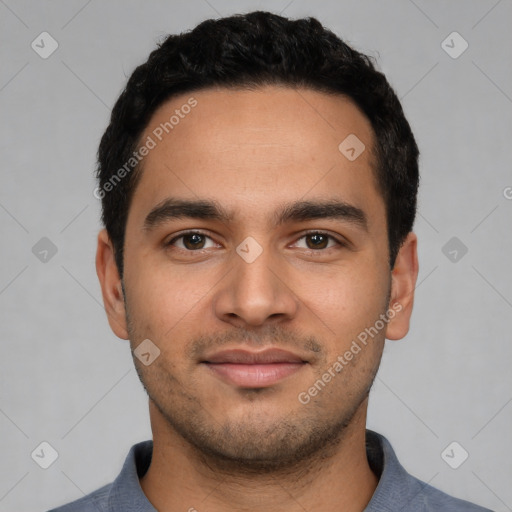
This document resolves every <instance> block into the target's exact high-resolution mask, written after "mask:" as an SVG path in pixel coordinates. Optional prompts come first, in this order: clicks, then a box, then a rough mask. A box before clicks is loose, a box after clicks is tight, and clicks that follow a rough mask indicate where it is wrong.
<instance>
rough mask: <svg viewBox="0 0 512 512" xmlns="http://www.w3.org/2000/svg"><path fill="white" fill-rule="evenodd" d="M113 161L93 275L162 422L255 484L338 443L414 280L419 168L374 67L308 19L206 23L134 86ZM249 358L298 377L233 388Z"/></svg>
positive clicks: (103, 179)
mask: <svg viewBox="0 0 512 512" xmlns="http://www.w3.org/2000/svg"><path fill="white" fill-rule="evenodd" d="M98 155H99V166H98V178H99V188H98V189H97V190H96V192H95V194H96V195H97V196H98V197H100V198H101V199H102V208H103V210H102V212H103V213H102V219H103V222H104V225H105V230H103V231H102V232H101V233H100V235H99V238H98V256H97V268H98V275H99V278H100V281H101V285H102V291H103V297H104V301H105V305H106V309H107V314H108V316H109V321H110V325H111V327H112V329H113V330H114V332H115V333H116V334H117V335H118V336H119V337H121V338H125V339H130V342H131V346H132V349H136V348H137V347H138V346H139V344H141V342H143V340H148V339H149V340H151V347H153V346H154V347H157V348H158V350H159V355H158V357H156V358H155V359H154V361H152V362H151V364H149V365H147V366H146V365H145V364H144V363H143V362H141V361H140V360H139V359H138V358H137V357H135V358H134V361H135V364H136V367H137V370H138V372H139V376H140V378H141V380H142V382H143V384H144V386H145V388H146V390H147V392H148V394H149V396H150V399H151V401H150V403H151V404H152V407H153V411H152V421H153V420H154V422H158V423H159V425H160V427H161V428H164V427H163V426H165V428H168V429H170V430H171V431H173V432H175V433H178V434H179V435H181V436H182V437H183V438H184V439H186V440H187V441H189V442H190V444H191V445H193V446H195V447H196V448H198V449H199V450H200V451H202V452H203V453H209V454H210V455H212V456H213V455H214V456H215V457H217V458H225V459H226V460H230V461H235V460H236V461H238V462H239V463H240V464H243V465H245V466H248V465H251V464H252V465H259V467H261V465H262V464H264V465H266V466H267V467H275V466H276V465H278V464H284V463H288V462H292V461H294V460H296V459H297V458H298V457H299V458H300V457H304V456H307V454H308V453H309V454H312V453H314V452H315V451H317V450H318V449H319V447H321V446H325V445H326V443H327V441H328V440H331V441H332V440H333V439H335V438H337V436H338V434H340V433H342V432H343V430H344V428H345V427H347V425H349V424H350V423H351V421H353V419H354V418H355V417H356V415H357V414H358V413H359V412H360V411H361V408H362V407H363V405H364V404H365V403H366V400H367V396H368V392H369V389H370V387H371V384H372V382H373V379H374V377H375V373H376V371H377V369H378V365H379V362H380V357H381V355H382V349H383V344H384V340H385V338H386V337H387V338H388V339H399V338H402V337H403V336H404V335H405V334H406V332H407V330H408V325H409V317H410V313H411V310H412V301H413V292H414V283H415V280H416V275H417V256H416V238H415V236H414V234H413V233H412V232H411V230H412V227H413V223H414V216H415V210H416V194H417V188H418V164H417V160H418V149H417V146H416V143H415V141H414V137H413V135H412V133H411V130H410V127H409V124H408V122H407V120H406V119H405V117H404V114H403V111H402V108H401V106H400V103H399V101H398V99H397V97H396V95H395V93H394V92H393V90H392V88H391V87H390V85H389V84H388V82H387V80H386V78H385V77H384V75H383V74H381V73H380V72H379V71H377V70H376V69H375V67H374V65H373V63H372V62H371V59H370V58H368V57H366V56H364V55H362V54H360V53H358V52H357V51H355V50H354V49H352V48H350V47H349V46H348V45H346V44H345V43H344V42H343V41H341V40H340V39H339V38H338V37H337V36H335V35H334V34H333V33H332V32H330V31H329V30H326V29H325V28H324V27H322V25H321V24H320V23H319V22H318V21H317V20H315V19H313V18H308V19H302V20H297V21H290V20H288V19H286V18H283V17H280V16H277V15H274V14H270V13H264V12H254V13H250V14H246V15H237V16H232V17H229V18H224V19H219V20H208V21H205V22H203V23H201V24H200V25H198V26H197V27H196V28H195V29H194V30H192V31H190V32H188V33H185V34H181V35H177V36H174V35H173V36H169V37H168V38H167V39H165V41H164V42H163V43H162V44H161V45H160V46H159V47H158V48H157V49H156V50H155V51H153V52H152V53H151V54H150V56H149V58H148V60H147V62H146V63H144V64H142V65H141V66H139V67H138V68H137V69H136V70H135V71H134V72H133V74H132V76H131V77H130V79H129V80H128V83H127V85H126V88H125V89H124V91H123V92H122V94H121V96H120V98H119V99H118V101H117V103H116V105H115V107H114V109H113V112H112V117H111V121H110V124H109V126H108V128H107V130H106V132H105V134H104V135H103V138H102V140H101V144H100V148H99V153H98ZM191 230H192V231H195V233H190V231H191ZM362 333H366V339H364V340H363V338H364V335H363V334H362ZM357 340H359V341H357ZM354 343H355V345H354ZM356 346H357V347H358V348H356ZM240 347H245V348H246V349H248V350H256V351H258V350H261V349H263V348H265V347H278V348H280V349H285V350H287V351H290V352H292V353H293V354H294V355H295V356H296V357H298V358H300V359H301V361H302V364H301V368H300V369H299V370H298V371H296V372H293V373H292V374H290V375H289V376H287V377H285V378H283V379H282V380H280V381H279V382H277V383H274V384H271V385H261V386H252V387H248V386H243V385H242V386H240V385H236V384H234V383H233V382H231V381H229V382H228V381H226V379H224V378H219V376H218V374H217V373H215V372H213V371H212V366H211V364H210V362H209V358H211V357H212V356H213V355H214V354H215V353H216V352H218V351H219V350H222V349H226V348H240ZM358 349H359V350H358ZM152 350H155V352H154V354H157V352H158V351H156V349H155V348H152ZM150 352H151V351H150ZM347 352H351V353H352V357H350V356H349V354H348V353H347ZM345 354H346V355H347V358H343V356H344V355H345ZM340 357H341V359H340ZM349 357H350V358H349ZM348 358H349V359H348ZM149 359H151V360H152V359H153V357H150V358H149ZM341 360H343V362H342V361H341ZM336 362H338V365H336V364H335V363H336ZM339 365H341V369H340V366H339ZM326 372H327V373H329V374H330V375H331V377H330V378H328V377H325V378H324V377H323V376H324V375H325V374H326ZM319 380H321V381H322V382H324V385H323V386H322V385H321V384H318V382H319ZM315 383H317V384H316V388H315ZM312 388H315V389H317V391H316V392H315V391H313V390H312ZM320 388H321V389H320ZM308 390H311V392H308ZM301 393H303V394H302V395H301ZM304 393H306V394H304ZM300 396H302V400H301V399H300ZM306 396H307V397H309V398H305V397H306ZM305 402H307V403H305Z"/></svg>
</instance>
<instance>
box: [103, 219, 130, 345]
mask: <svg viewBox="0 0 512 512" xmlns="http://www.w3.org/2000/svg"><path fill="white" fill-rule="evenodd" d="M96 273H97V274H98V279H99V280H100V285H101V293H102V295H103V304H104V305H105V311H106V313H107V318H108V323H109V324H110V328H111V329H112V331H114V334H115V335H116V336H118V337H119V338H121V339H123V340H127V339H128V329H127V323H126V310H125V304H124V296H123V289H122V286H121V278H120V277H119V271H118V269H117V265H116V261H115V258H114V247H113V245H112V242H111V241H110V238H109V236H108V234H107V230H106V229H103V230H101V231H100V232H99V234H98V248H97V250H96Z"/></svg>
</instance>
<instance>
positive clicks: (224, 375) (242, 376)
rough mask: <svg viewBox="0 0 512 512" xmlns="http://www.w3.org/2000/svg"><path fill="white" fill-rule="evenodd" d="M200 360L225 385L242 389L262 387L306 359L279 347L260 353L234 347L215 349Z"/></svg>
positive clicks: (291, 373) (279, 377) (269, 384)
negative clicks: (221, 349)
mask: <svg viewBox="0 0 512 512" xmlns="http://www.w3.org/2000/svg"><path fill="white" fill-rule="evenodd" d="M202 363H203V364H204V365H205V366H206V367H208V368H209V369H210V371H212V373H213V374H214V375H215V376H216V377H218V378H220V379H221V380H223V381H224V382H227V383H228V384H232V385H235V386H238V387H243V388H263V387H269V386H272V385H274V384H277V383H278V382H279V381H281V380H283V379H285V378H286V377H288V376H290V375H293V374H294V373H296V372H298V371H299V370H301V369H302V368H304V366H305V365H306V364H307V361H305V360H303V359H302V358H301V357H299V356H298V355H296V354H293V353H291V352H288V351H286V350H281V349H267V350H263V351H260V352H252V351H248V350H242V349H234V350H223V351H221V352H217V353H215V354H213V355H212V356H209V357H208V358H206V360H204V361H202Z"/></svg>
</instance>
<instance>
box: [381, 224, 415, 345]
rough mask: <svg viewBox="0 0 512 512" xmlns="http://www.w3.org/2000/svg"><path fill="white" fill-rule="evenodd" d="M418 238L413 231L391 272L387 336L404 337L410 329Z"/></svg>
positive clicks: (402, 247) (390, 337) (394, 338)
mask: <svg viewBox="0 0 512 512" xmlns="http://www.w3.org/2000/svg"><path fill="white" fill-rule="evenodd" d="M417 246H418V239H417V236H416V235H415V234H414V233H413V232H411V233H409V234H408V235H407V237H406V239H405V241H404V243H403V244H402V246H401V247H400V250H399V252H398V255H397V257H396V260H395V265H394V267H393V270H392V272H391V298H390V302H389V311H393V314H389V318H390V321H389V323H388V325H387V328H386V338H388V339H390V340H399V339H402V338H403V337H404V336H405V335H406V334H407V332H408V331H409V321H410V318H411V314H412V309H413V303H414V289H415V287H416V280H417V278H418V247H417Z"/></svg>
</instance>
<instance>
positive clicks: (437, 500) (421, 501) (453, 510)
mask: <svg viewBox="0 0 512 512" xmlns="http://www.w3.org/2000/svg"><path fill="white" fill-rule="evenodd" d="M409 478H410V484H409V485H410V490H411V491H413V492H412V493H411V494H410V496H411V499H412V501H411V506H410V510H414V511H416V510H417V511H418V512H434V511H435V512H492V511H491V510H490V509H488V508H484V507H481V506H479V505H475V504H474V503H470V502H469V501H465V500H461V499H459V498H455V497H454V496H450V495H449V494H446V493H445V492H443V491H441V490H439V489H436V488H435V487H432V486H431V485H429V484H427V483H425V482H422V481H421V480H418V479H417V478H415V477H413V476H411V475H409Z"/></svg>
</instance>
